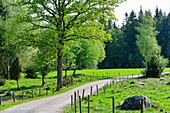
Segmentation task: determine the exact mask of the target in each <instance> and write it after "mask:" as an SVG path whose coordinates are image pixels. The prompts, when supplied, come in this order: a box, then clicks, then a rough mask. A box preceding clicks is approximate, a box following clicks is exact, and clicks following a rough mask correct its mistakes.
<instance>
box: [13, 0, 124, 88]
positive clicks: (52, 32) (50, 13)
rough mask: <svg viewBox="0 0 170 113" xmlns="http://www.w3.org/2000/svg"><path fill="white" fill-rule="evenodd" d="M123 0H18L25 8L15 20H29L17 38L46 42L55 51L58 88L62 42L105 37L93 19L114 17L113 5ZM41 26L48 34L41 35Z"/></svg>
mask: <svg viewBox="0 0 170 113" xmlns="http://www.w3.org/2000/svg"><path fill="white" fill-rule="evenodd" d="M123 1H124V0H119V1H111V0H106V1H103V0H99V1H97V2H96V1H83V0H80V1H69V2H66V1H58V2H56V1H41V2H40V1H30V0H25V1H18V2H16V5H19V6H26V8H27V13H25V14H23V15H22V14H19V15H18V18H17V19H18V21H19V22H23V23H24V22H28V23H30V24H31V26H29V27H28V29H26V31H28V32H25V33H23V34H25V35H26V38H25V36H23V37H21V38H20V39H21V40H20V41H21V42H24V44H27V45H32V46H34V47H40V46H41V47H43V46H44V45H46V47H47V46H48V48H53V49H54V51H53V52H51V53H52V54H53V55H56V54H57V57H58V60H57V61H58V62H57V63H58V65H57V66H58V67H57V70H58V77H57V79H58V82H59V83H58V86H57V88H62V85H63V83H62V70H63V66H62V58H63V50H64V48H65V44H66V43H67V42H68V41H72V40H75V39H79V38H83V39H90V40H100V41H101V42H105V41H108V40H109V39H110V35H109V34H107V33H106V32H105V31H104V26H103V25H102V24H101V23H98V22H97V21H96V19H97V18H100V17H102V18H103V19H104V20H106V19H107V18H108V16H110V18H111V19H115V17H114V15H113V14H112V12H114V7H116V6H117V5H118V4H119V3H122V2H123ZM51 6H53V7H51ZM99 6H101V7H99ZM56 7H57V8H56ZM75 8H76V10H75ZM101 10H102V11H101ZM103 11H104V12H105V13H103ZM41 30H44V31H47V32H46V34H47V35H48V36H45V37H43V36H42V35H41V34H40V31H41ZM40 37H41V38H40ZM47 40H48V41H47Z"/></svg>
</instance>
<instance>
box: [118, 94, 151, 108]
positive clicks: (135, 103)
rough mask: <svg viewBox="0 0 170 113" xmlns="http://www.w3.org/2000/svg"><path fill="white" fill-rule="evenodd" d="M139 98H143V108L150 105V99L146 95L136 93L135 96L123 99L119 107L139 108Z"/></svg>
mask: <svg viewBox="0 0 170 113" xmlns="http://www.w3.org/2000/svg"><path fill="white" fill-rule="evenodd" d="M141 99H143V100H144V102H143V108H144V109H147V108H151V107H152V104H151V101H150V100H149V99H148V98H147V97H146V96H143V95H137V96H133V97H129V98H127V99H126V100H125V101H124V103H123V104H122V106H121V109H123V110H140V108H141Z"/></svg>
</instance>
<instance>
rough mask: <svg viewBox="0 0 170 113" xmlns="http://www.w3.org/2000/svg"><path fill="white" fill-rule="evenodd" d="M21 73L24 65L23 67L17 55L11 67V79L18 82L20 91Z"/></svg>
mask: <svg viewBox="0 0 170 113" xmlns="http://www.w3.org/2000/svg"><path fill="white" fill-rule="evenodd" d="M21 72H22V65H21V60H20V57H19V56H18V55H17V54H16V56H15V57H14V59H13V61H12V65H11V67H10V75H11V76H10V79H12V80H16V81H17V87H18V90H20V87H19V84H18V82H19V79H20V78H21Z"/></svg>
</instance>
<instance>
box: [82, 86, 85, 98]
mask: <svg viewBox="0 0 170 113" xmlns="http://www.w3.org/2000/svg"><path fill="white" fill-rule="evenodd" d="M84 92H85V89H83V93H82V101H83V98H84Z"/></svg>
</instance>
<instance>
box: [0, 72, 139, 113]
mask: <svg viewBox="0 0 170 113" xmlns="http://www.w3.org/2000/svg"><path fill="white" fill-rule="evenodd" d="M139 76H142V75H139ZM137 77H138V75H133V78H137ZM131 78H132V76H128V77H127V76H125V77H117V78H114V79H115V81H120V80H127V79H131ZM111 81H112V80H111V79H105V80H100V81H96V82H91V83H87V84H84V85H82V86H79V87H77V88H74V89H72V90H69V91H67V92H64V93H62V94H58V95H55V96H51V97H47V98H43V99H39V100H35V101H31V102H27V103H23V104H20V105H16V106H13V107H10V108H7V109H5V110H3V111H0V113H61V112H62V110H63V109H64V108H65V107H67V106H68V105H70V104H71V103H70V97H71V95H73V94H74V91H77V90H79V94H80V95H82V91H83V89H85V95H89V94H90V89H91V87H93V92H95V91H96V85H98V87H99V88H102V87H103V86H104V85H105V84H106V83H107V82H108V83H110V82H111Z"/></svg>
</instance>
